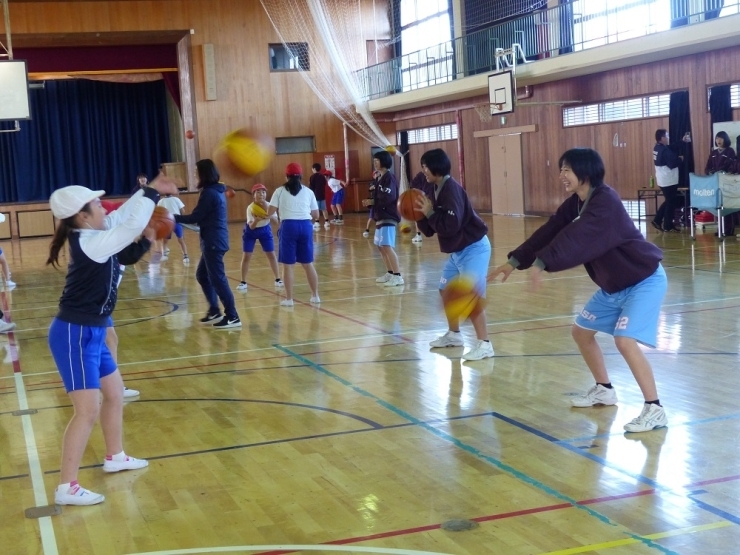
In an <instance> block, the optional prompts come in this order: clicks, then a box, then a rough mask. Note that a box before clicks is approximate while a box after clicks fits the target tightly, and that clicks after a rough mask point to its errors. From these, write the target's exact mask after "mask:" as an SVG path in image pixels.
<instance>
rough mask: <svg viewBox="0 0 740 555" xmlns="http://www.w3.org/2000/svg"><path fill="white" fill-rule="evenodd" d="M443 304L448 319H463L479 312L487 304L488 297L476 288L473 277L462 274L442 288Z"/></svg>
mask: <svg viewBox="0 0 740 555" xmlns="http://www.w3.org/2000/svg"><path fill="white" fill-rule="evenodd" d="M442 304H443V305H444V308H445V314H446V315H447V318H448V319H450V320H460V321H462V320H466V319H467V318H469V317H471V316H476V315H477V314H479V313H480V311H481V310H483V309H484V308H485V306H486V299H485V298H483V297H481V295H480V292H479V291H477V290H476V283H475V280H474V279H473V278H472V277H470V276H464V275H460V276H457V277H454V278H452V279H451V280H450V281H449V282H448V283H447V286H446V287H445V288H444V289H443V290H442Z"/></svg>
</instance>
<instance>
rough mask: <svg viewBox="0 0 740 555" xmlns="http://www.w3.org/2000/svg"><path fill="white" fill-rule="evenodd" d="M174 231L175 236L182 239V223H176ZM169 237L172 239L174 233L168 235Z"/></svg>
mask: <svg viewBox="0 0 740 555" xmlns="http://www.w3.org/2000/svg"><path fill="white" fill-rule="evenodd" d="M173 231H174V232H175V237H177V238H178V239H182V224H180V223H177V224H175V229H174V230H173ZM167 239H172V233H170V234H169V235H168V236H167Z"/></svg>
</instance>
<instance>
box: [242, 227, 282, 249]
mask: <svg viewBox="0 0 740 555" xmlns="http://www.w3.org/2000/svg"><path fill="white" fill-rule="evenodd" d="M257 241H259V242H260V246H261V247H262V250H263V251H265V252H275V240H274V239H273V237H272V229H270V226H269V225H265V226H262V227H255V228H254V229H249V226H248V225H245V226H244V231H243V232H242V252H254V244H255V243H256V242H257Z"/></svg>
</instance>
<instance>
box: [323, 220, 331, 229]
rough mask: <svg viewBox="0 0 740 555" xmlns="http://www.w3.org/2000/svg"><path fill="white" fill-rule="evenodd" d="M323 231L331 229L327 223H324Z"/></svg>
mask: <svg viewBox="0 0 740 555" xmlns="http://www.w3.org/2000/svg"><path fill="white" fill-rule="evenodd" d="M324 229H331V224H330V223H329V222H328V220H327V221H325V222H324Z"/></svg>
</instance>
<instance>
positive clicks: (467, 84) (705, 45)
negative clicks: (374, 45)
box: [356, 0, 740, 112]
mask: <svg viewBox="0 0 740 555" xmlns="http://www.w3.org/2000/svg"><path fill="white" fill-rule="evenodd" d="M738 14H740V0H724V1H723V0H683V1H676V0H635V1H633V2H628V3H625V2H617V1H615V0H588V2H586V0H575V1H572V2H569V3H566V4H561V5H559V6H556V7H553V8H549V9H546V10H539V11H536V12H532V13H529V14H527V15H524V16H521V17H519V18H516V19H513V20H509V21H506V22H503V23H500V24H497V25H493V26H491V27H489V28H487V29H484V30H482V31H478V32H476V33H471V34H469V35H465V36H462V37H459V38H456V39H453V40H451V41H447V42H445V43H442V44H439V45H437V46H434V47H431V48H427V49H425V50H420V51H418V52H414V53H411V54H407V55H404V56H400V57H398V58H394V59H392V60H388V61H386V62H383V63H380V64H376V65H373V66H369V67H367V68H365V69H362V70H360V71H358V72H357V73H356V76H357V79H358V81H359V83H360V87H361V90H362V91H363V92H364V97H365V99H366V100H368V101H369V108H370V110H371V111H372V112H383V111H397V110H401V109H409V108H416V107H420V106H426V105H430V104H438V103H441V102H447V101H452V100H458V99H461V98H469V97H474V96H480V95H485V94H486V93H487V91H488V78H487V76H488V74H489V73H491V72H493V71H496V55H495V53H496V50H497V49H511V46H512V44H515V43H516V44H519V45H521V47H522V51H523V54H524V56H525V57H526V59H523V57H519V60H518V61H517V69H516V80H517V86H520V87H521V86H524V85H533V84H537V83H543V82H547V81H554V80H559V79H565V78H568V77H575V76H579V75H587V74H592V73H598V72H601V71H607V70H610V69H616V68H621V67H627V66H630V65H637V64H641V63H647V62H652V61H656V60H661V59H668V58H674V57H678V56H682V55H686V54H691V53H696V52H703V51H708V50H716V49H720V48H725V47H727V46H734V45H738V44H740V22H739V21H738V20H740V17H738ZM728 16H730V17H728ZM656 33H661V35H660V40H657V37H655V36H654V35H655V34H656ZM597 47H599V48H597ZM534 61H536V63H527V62H534Z"/></svg>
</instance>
